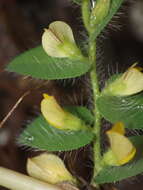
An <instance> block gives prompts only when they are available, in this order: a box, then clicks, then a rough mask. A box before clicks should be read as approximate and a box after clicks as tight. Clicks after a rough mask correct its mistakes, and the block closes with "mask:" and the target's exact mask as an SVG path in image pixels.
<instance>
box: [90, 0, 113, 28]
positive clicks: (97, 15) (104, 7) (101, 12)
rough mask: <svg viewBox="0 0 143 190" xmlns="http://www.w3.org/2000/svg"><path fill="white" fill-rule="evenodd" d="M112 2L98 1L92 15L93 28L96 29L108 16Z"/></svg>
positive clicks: (108, 0) (107, 0)
mask: <svg viewBox="0 0 143 190" xmlns="http://www.w3.org/2000/svg"><path fill="white" fill-rule="evenodd" d="M110 2H111V0H98V1H97V3H96V5H95V7H94V8H93V10H92V13H91V23H90V25H91V28H93V30H95V29H96V26H97V25H98V24H100V23H101V22H102V21H103V19H104V18H105V17H106V16H107V14H108V12H109V8H110Z"/></svg>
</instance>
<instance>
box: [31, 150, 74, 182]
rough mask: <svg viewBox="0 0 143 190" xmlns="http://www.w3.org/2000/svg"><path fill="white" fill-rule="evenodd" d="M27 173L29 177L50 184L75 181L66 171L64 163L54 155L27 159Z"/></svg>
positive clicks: (46, 154) (42, 155) (45, 154)
mask: <svg viewBox="0 0 143 190" xmlns="http://www.w3.org/2000/svg"><path fill="white" fill-rule="evenodd" d="M27 172H28V174H29V175H30V176H31V177H34V178H37V179H40V180H41V181H44V182H48V183H51V184H56V183H61V182H63V181H70V182H73V183H76V179H75V178H74V177H73V176H72V175H71V174H70V172H69V171H68V170H67V169H66V167H65V165H64V162H63V161H62V160H61V159H60V158H59V157H58V156H56V155H54V154H48V153H43V154H41V155H39V156H36V157H33V158H29V159H28V161H27Z"/></svg>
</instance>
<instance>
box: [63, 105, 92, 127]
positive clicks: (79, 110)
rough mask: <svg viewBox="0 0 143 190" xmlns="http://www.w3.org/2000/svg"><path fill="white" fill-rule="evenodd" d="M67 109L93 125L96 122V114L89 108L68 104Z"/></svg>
mask: <svg viewBox="0 0 143 190" xmlns="http://www.w3.org/2000/svg"><path fill="white" fill-rule="evenodd" d="M65 109H66V110H67V111H69V112H71V113H72V114H74V115H76V116H78V117H79V118H80V119H82V120H84V121H85V123H87V124H89V125H91V124H92V123H93V122H94V116H93V114H92V113H91V111H90V110H89V109H87V108H86V107H83V106H67V107H65Z"/></svg>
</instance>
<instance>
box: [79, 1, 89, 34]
mask: <svg viewBox="0 0 143 190" xmlns="http://www.w3.org/2000/svg"><path fill="white" fill-rule="evenodd" d="M81 11H82V19H83V23H84V26H85V28H86V30H87V31H88V32H89V31H90V24H89V21H90V0H82V7H81Z"/></svg>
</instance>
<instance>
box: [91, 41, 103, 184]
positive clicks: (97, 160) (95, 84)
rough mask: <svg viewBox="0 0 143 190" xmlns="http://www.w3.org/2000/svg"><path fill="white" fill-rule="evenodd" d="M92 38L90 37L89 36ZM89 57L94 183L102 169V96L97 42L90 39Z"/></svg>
mask: <svg viewBox="0 0 143 190" xmlns="http://www.w3.org/2000/svg"><path fill="white" fill-rule="evenodd" d="M89 39H90V38H89ZM89 59H90V63H91V64H92V70H91V72H90V77H91V84H92V90H93V101H94V110H93V112H94V116H95V123H94V127H93V132H94V134H95V141H94V145H93V146H94V148H93V151H94V175H93V180H92V183H93V184H94V178H95V177H96V175H97V174H98V172H99V171H100V169H101V147H100V128H101V115H100V112H99V110H98V107H97V98H98V97H99V96H100V90H99V81H98V77H97V71H96V42H93V41H90V42H89Z"/></svg>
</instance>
